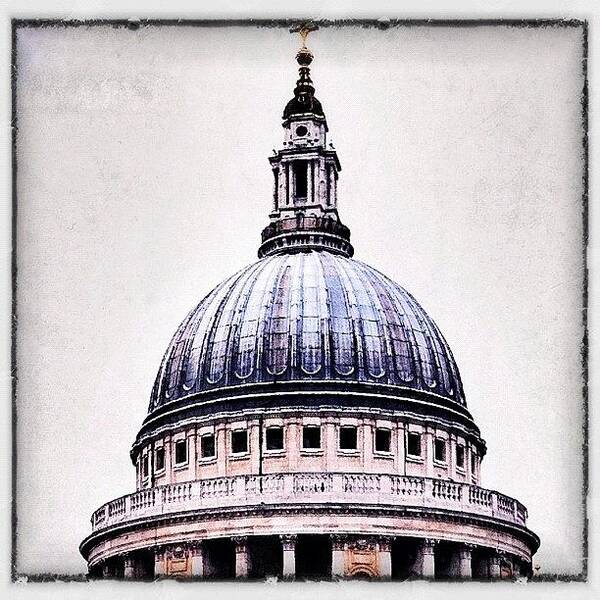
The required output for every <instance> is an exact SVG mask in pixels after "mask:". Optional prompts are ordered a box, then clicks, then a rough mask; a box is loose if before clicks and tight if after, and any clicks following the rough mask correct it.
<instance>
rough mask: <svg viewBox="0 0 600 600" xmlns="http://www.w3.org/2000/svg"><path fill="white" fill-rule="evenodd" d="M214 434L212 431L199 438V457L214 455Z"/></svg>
mask: <svg viewBox="0 0 600 600" xmlns="http://www.w3.org/2000/svg"><path fill="white" fill-rule="evenodd" d="M215 454H216V453H215V436H214V434H212V433H209V434H207V435H203V436H202V437H201V438H200V457H201V458H212V457H213V456H215Z"/></svg>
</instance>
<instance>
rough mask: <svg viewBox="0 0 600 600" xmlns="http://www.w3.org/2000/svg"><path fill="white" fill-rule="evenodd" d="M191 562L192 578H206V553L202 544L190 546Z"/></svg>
mask: <svg viewBox="0 0 600 600" xmlns="http://www.w3.org/2000/svg"><path fill="white" fill-rule="evenodd" d="M190 562H191V568H192V577H195V578H199V577H204V551H203V548H202V542H197V543H194V544H192V545H191V546H190Z"/></svg>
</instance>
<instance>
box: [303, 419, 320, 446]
mask: <svg viewBox="0 0 600 600" xmlns="http://www.w3.org/2000/svg"><path fill="white" fill-rule="evenodd" d="M302 447H303V448H310V449H317V448H320V447H321V428H320V427H315V426H314V425H313V426H310V425H308V426H306V427H304V429H303V430H302Z"/></svg>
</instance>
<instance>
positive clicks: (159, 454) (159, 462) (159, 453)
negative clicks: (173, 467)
mask: <svg viewBox="0 0 600 600" xmlns="http://www.w3.org/2000/svg"><path fill="white" fill-rule="evenodd" d="M164 468H165V449H164V448H157V449H156V470H157V471H162V470H163V469H164Z"/></svg>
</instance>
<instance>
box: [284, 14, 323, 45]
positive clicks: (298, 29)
mask: <svg viewBox="0 0 600 600" xmlns="http://www.w3.org/2000/svg"><path fill="white" fill-rule="evenodd" d="M316 29H318V26H317V25H315V24H314V23H311V22H310V21H308V22H306V23H301V24H299V25H295V26H293V27H292V28H291V29H290V32H292V33H299V34H300V37H301V38H302V47H303V48H306V38H307V37H308V34H309V33H310V32H311V31H315V30H316Z"/></svg>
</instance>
